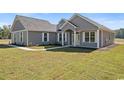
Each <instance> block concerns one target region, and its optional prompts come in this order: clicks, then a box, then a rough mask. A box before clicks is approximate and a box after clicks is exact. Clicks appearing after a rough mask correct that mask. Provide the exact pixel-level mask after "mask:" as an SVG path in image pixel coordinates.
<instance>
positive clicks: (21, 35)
mask: <svg viewBox="0 0 124 93" xmlns="http://www.w3.org/2000/svg"><path fill="white" fill-rule="evenodd" d="M21 38H22V41H21ZM20 42H21V43H23V32H20Z"/></svg>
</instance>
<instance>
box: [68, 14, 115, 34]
mask: <svg viewBox="0 0 124 93" xmlns="http://www.w3.org/2000/svg"><path fill="white" fill-rule="evenodd" d="M76 16H79V17H80V18H82V19H84V20H86V21H87V22H89V23H91V24H93V25H94V26H96V27H98V28H99V29H102V28H101V27H99V26H98V25H97V24H99V23H96V22H95V21H93V20H92V19H89V18H87V17H85V16H82V15H80V14H78V13H75V14H74V15H73V16H72V17H71V18H70V20H72V19H73V18H74V17H76ZM101 26H102V25H101ZM103 30H105V31H108V32H112V33H113V31H112V30H111V29H109V28H107V27H105V28H103Z"/></svg>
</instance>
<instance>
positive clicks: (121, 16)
mask: <svg viewBox="0 0 124 93" xmlns="http://www.w3.org/2000/svg"><path fill="white" fill-rule="evenodd" d="M80 14H81V15H83V16H85V17H88V18H90V19H92V20H94V21H96V22H98V23H100V24H102V25H104V26H106V27H108V28H110V29H112V30H115V29H120V28H124V13H80ZM16 15H23V16H28V17H34V18H38V19H44V20H48V21H49V22H51V23H53V24H57V23H58V22H59V21H60V20H61V18H65V19H69V18H70V17H71V16H72V15H73V13H0V26H2V25H12V23H13V20H14V18H15V16H16Z"/></svg>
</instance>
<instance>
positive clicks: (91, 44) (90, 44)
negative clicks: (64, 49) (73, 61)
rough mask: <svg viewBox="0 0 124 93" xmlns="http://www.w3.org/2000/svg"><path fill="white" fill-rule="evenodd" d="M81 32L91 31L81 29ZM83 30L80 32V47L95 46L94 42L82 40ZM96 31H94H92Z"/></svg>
mask: <svg viewBox="0 0 124 93" xmlns="http://www.w3.org/2000/svg"><path fill="white" fill-rule="evenodd" d="M83 32H92V31H83ZM83 32H81V33H80V47H87V48H97V43H96V42H94V43H93V42H90V43H89V42H83V39H84V37H83V34H82V33H83ZM94 32H96V31H94Z"/></svg>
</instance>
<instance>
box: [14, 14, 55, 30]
mask: <svg viewBox="0 0 124 93" xmlns="http://www.w3.org/2000/svg"><path fill="white" fill-rule="evenodd" d="M16 17H17V19H18V20H20V22H21V23H22V24H23V26H24V27H25V28H26V29H27V30H29V31H49V32H56V25H54V24H51V23H50V22H48V21H46V20H42V19H36V18H31V17H25V16H20V15H17V16H16Z"/></svg>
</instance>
